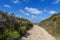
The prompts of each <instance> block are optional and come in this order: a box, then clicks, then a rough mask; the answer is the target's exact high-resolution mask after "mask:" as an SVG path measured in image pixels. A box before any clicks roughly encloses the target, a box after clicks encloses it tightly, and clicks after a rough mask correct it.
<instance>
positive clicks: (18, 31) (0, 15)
mask: <svg viewBox="0 0 60 40" xmlns="http://www.w3.org/2000/svg"><path fill="white" fill-rule="evenodd" d="M32 27H33V25H32V23H31V22H30V21H28V20H26V19H23V18H19V17H16V16H15V15H14V14H8V13H6V12H3V11H0V40H19V39H20V38H21V37H22V36H24V35H25V34H26V33H27V30H29V29H30V28H32Z"/></svg>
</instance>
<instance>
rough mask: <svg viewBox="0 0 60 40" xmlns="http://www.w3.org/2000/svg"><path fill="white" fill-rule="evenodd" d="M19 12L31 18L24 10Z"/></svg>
mask: <svg viewBox="0 0 60 40" xmlns="http://www.w3.org/2000/svg"><path fill="white" fill-rule="evenodd" d="M19 12H21V13H23V14H24V15H26V16H29V15H30V14H29V13H27V12H25V11H24V10H19Z"/></svg>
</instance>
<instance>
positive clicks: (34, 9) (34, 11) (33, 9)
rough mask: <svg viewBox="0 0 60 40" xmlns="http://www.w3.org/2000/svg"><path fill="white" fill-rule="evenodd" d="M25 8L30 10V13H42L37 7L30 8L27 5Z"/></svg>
mask: <svg viewBox="0 0 60 40" xmlns="http://www.w3.org/2000/svg"><path fill="white" fill-rule="evenodd" d="M25 10H26V11H28V12H30V13H33V14H41V13H42V11H40V10H38V9H36V8H29V7H25Z"/></svg>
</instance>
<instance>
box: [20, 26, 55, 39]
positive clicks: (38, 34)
mask: <svg viewBox="0 0 60 40" xmlns="http://www.w3.org/2000/svg"><path fill="white" fill-rule="evenodd" d="M28 33H30V35H29V36H28V37H27V38H26V37H22V39H21V40H56V39H55V37H53V36H52V35H50V34H49V33H48V32H47V31H46V30H45V29H43V28H41V27H39V26H37V25H34V27H33V28H32V29H31V30H29V31H28Z"/></svg>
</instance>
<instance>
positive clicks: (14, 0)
mask: <svg viewBox="0 0 60 40" xmlns="http://www.w3.org/2000/svg"><path fill="white" fill-rule="evenodd" d="M11 2H13V3H15V4H18V3H20V4H21V2H20V1H19V0H11Z"/></svg>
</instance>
